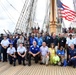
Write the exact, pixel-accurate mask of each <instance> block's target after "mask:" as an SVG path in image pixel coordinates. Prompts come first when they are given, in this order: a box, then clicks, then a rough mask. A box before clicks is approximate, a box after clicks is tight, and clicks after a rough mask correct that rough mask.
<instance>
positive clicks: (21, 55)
mask: <svg viewBox="0 0 76 75" xmlns="http://www.w3.org/2000/svg"><path fill="white" fill-rule="evenodd" d="M17 53H18V63H19V64H20V65H21V64H22V61H23V65H24V66H25V55H26V48H25V47H24V46H23V43H20V44H19V46H18V48H17Z"/></svg>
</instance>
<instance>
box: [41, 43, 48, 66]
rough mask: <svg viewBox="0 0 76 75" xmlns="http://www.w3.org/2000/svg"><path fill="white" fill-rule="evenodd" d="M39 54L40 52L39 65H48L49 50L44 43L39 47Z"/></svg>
mask: <svg viewBox="0 0 76 75" xmlns="http://www.w3.org/2000/svg"><path fill="white" fill-rule="evenodd" d="M40 52H41V59H42V60H41V63H40V64H46V66H47V65H48V62H49V49H48V47H47V46H46V43H45V42H43V43H42V46H41V47H40Z"/></svg>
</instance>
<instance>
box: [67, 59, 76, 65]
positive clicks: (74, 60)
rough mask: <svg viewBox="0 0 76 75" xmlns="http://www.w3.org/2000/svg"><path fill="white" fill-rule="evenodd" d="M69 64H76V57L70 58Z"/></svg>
mask: <svg viewBox="0 0 76 75" xmlns="http://www.w3.org/2000/svg"><path fill="white" fill-rule="evenodd" d="M68 65H69V66H71V65H73V66H76V58H73V59H70V60H69V63H68Z"/></svg>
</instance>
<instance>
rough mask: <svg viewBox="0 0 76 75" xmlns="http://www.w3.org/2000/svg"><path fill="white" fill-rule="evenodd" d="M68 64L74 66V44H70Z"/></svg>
mask: <svg viewBox="0 0 76 75" xmlns="http://www.w3.org/2000/svg"><path fill="white" fill-rule="evenodd" d="M68 65H69V66H71V65H73V68H76V49H75V48H74V45H71V46H70V49H69V61H68Z"/></svg>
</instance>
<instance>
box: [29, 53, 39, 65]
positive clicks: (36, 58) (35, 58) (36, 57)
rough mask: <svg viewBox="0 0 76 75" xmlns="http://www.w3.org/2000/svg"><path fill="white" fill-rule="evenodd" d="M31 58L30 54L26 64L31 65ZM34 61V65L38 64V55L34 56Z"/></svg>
mask: <svg viewBox="0 0 76 75" xmlns="http://www.w3.org/2000/svg"><path fill="white" fill-rule="evenodd" d="M31 57H33V56H32V55H31V54H29V60H28V64H30V65H31ZM34 60H35V63H38V60H39V56H38V55H36V56H35V57H34Z"/></svg>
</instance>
